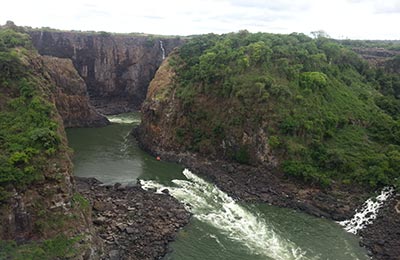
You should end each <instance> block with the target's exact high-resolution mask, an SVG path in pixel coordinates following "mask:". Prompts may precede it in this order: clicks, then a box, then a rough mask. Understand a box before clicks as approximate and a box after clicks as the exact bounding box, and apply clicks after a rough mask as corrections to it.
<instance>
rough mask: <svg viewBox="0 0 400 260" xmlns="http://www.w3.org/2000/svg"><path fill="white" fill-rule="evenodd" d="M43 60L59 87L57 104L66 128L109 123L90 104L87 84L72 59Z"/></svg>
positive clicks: (44, 57)
mask: <svg viewBox="0 0 400 260" xmlns="http://www.w3.org/2000/svg"><path fill="white" fill-rule="evenodd" d="M42 59H43V62H44V65H45V67H46V68H47V69H48V73H49V74H50V76H51V78H52V79H53V80H54V82H55V84H56V86H57V88H56V90H55V101H56V102H55V103H56V106H57V110H58V112H59V114H60V116H61V118H62V119H63V121H64V127H95V126H105V125H107V124H108V123H109V122H108V120H107V118H106V117H105V116H103V115H101V114H100V113H99V112H97V111H96V110H95V108H94V107H93V106H92V105H91V104H90V102H89V96H88V93H87V89H86V83H85V81H84V80H83V79H82V78H81V76H80V75H79V74H78V72H77V71H76V69H75V67H74V66H73V64H72V61H71V60H70V59H62V58H56V57H50V56H42Z"/></svg>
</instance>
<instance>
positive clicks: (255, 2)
mask: <svg viewBox="0 0 400 260" xmlns="http://www.w3.org/2000/svg"><path fill="white" fill-rule="evenodd" d="M229 2H230V3H231V4H232V5H233V6H238V7H250V8H260V9H267V10H271V11H284V12H287V11H304V10H307V9H308V8H310V1H305V0H300V1H290V0H281V1H265V0H230V1H229Z"/></svg>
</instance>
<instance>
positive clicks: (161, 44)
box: [160, 40, 165, 60]
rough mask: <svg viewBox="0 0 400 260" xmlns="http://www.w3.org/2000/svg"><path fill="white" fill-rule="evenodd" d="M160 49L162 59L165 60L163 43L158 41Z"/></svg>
mask: <svg viewBox="0 0 400 260" xmlns="http://www.w3.org/2000/svg"><path fill="white" fill-rule="evenodd" d="M160 48H161V52H162V59H163V60H165V49H164V45H163V41H161V40H160Z"/></svg>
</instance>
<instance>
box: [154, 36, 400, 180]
mask: <svg viewBox="0 0 400 260" xmlns="http://www.w3.org/2000/svg"><path fill="white" fill-rule="evenodd" d="M394 61H396V58H394V59H393V62H394ZM169 64H170V66H171V67H172V68H173V70H174V71H175V73H176V75H175V78H174V83H173V85H172V86H171V87H170V89H168V90H163V93H158V94H157V97H158V99H159V100H158V101H159V102H170V101H171V100H169V101H168V100H167V99H168V98H170V99H171V98H172V94H171V93H173V98H174V99H177V100H178V101H179V104H180V106H182V109H181V114H180V115H179V119H177V120H176V122H174V124H175V127H176V128H175V137H174V141H175V142H177V143H178V144H179V149H183V150H190V151H193V152H198V153H200V154H203V155H207V156H211V157H217V158H221V157H222V158H224V159H228V160H235V161H238V162H240V163H245V164H254V165H257V164H259V163H263V162H261V161H260V160H258V159H257V157H256V156H255V153H256V150H257V148H256V147H257V146H258V145H259V143H258V142H254V141H246V138H247V136H252V135H257V136H260V134H258V133H260V132H261V133H263V134H262V136H265V137H264V138H258V139H257V140H262V142H267V143H268V145H269V149H270V150H271V153H272V155H273V157H274V158H278V161H279V162H278V166H279V168H280V169H282V170H283V172H284V173H285V174H287V175H290V176H295V177H298V178H300V179H302V180H305V181H307V182H311V183H316V184H321V185H323V186H327V185H329V184H330V183H331V182H332V180H334V181H336V182H337V181H339V182H343V183H360V184H363V185H366V186H368V187H373V188H374V187H378V186H384V185H389V184H397V185H398V184H399V183H400V180H398V177H399V174H400V146H399V144H400V121H399V117H400V116H399V115H400V114H399V109H400V108H399V100H398V99H397V98H399V97H400V95H399V93H400V76H399V75H398V74H396V73H389V72H388V71H389V70H385V69H376V68H372V67H370V66H369V65H368V64H367V63H366V62H365V61H364V60H363V59H361V58H360V57H359V56H358V55H357V54H356V53H354V52H353V51H351V50H350V49H348V48H346V47H344V46H343V45H340V44H339V43H337V42H334V41H332V40H330V39H327V38H324V37H319V38H317V39H311V38H310V37H307V36H306V35H303V34H290V35H275V34H266V33H257V34H251V33H248V32H247V31H240V32H239V33H230V34H226V35H214V34H209V35H203V36H198V37H193V38H192V39H191V40H190V41H188V43H187V44H185V45H184V46H183V47H181V48H180V49H179V50H178V51H177V54H175V55H174V56H173V57H172V58H171V59H170V62H169ZM172 89H173V91H172ZM266 163H268V162H266Z"/></svg>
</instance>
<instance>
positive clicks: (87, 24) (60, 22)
mask: <svg viewBox="0 0 400 260" xmlns="http://www.w3.org/2000/svg"><path fill="white" fill-rule="evenodd" d="M21 1H22V2H24V3H23V6H24V8H20V6H21ZM21 1H5V2H4V3H3V4H2V8H1V9H0V17H1V19H4V20H0V23H5V21H6V20H13V21H14V22H16V24H19V25H28V26H32V27H42V26H48V27H52V28H58V29H64V30H90V31H93V30H95V31H110V32H125V33H129V32H145V33H154V34H174V35H191V34H201V33H209V32H214V33H227V32H232V31H238V30H241V29H248V30H249V31H253V32H258V31H262V32H270V33H291V32H302V33H306V34H308V33H309V32H311V31H315V30H319V29H322V30H325V31H326V32H327V33H328V34H330V35H331V36H332V37H345V38H346V37H348V38H363V39H367V38H369V39H377V38H378V39H400V32H396V31H395V30H393V26H394V25H397V24H400V15H397V14H399V13H400V0H380V1H376V0H324V1H321V0H296V1H293V0H274V1H272V0H201V1H200V0H168V1H165V0H152V1H143V0H113V1H109V0H96V1H93V0H69V1H68V2H66V1H54V0H35V1H30V0H29V1H28V0H21Z"/></svg>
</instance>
